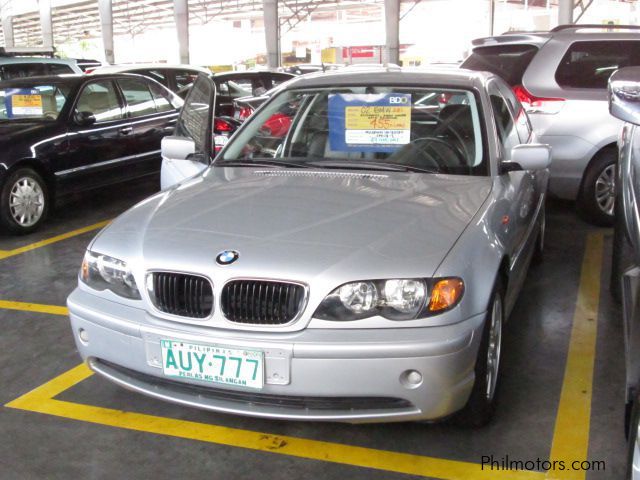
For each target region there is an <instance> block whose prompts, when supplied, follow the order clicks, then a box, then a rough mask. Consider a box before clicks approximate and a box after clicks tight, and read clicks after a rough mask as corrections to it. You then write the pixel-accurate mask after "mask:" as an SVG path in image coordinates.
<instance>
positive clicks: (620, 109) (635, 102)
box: [609, 67, 640, 125]
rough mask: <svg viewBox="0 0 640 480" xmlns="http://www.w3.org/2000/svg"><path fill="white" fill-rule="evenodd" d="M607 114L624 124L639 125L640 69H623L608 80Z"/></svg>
mask: <svg viewBox="0 0 640 480" xmlns="http://www.w3.org/2000/svg"><path fill="white" fill-rule="evenodd" d="M609 112H610V113H611V115H613V116H614V117H616V118H619V119H620V120H623V121H625V122H629V123H633V124H636V125H640V67H625V68H621V69H620V70H618V71H616V72H615V73H614V74H613V75H611V78H610V79H609Z"/></svg>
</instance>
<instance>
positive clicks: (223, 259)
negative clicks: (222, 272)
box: [216, 250, 240, 265]
mask: <svg viewBox="0 0 640 480" xmlns="http://www.w3.org/2000/svg"><path fill="white" fill-rule="evenodd" d="M239 257H240V254H239V253H238V252H237V251H236V250H223V251H222V252H220V253H219V254H218V256H217V257H216V263H217V264H218V265H230V264H232V263H233V262H235V261H236V260H238V258H239Z"/></svg>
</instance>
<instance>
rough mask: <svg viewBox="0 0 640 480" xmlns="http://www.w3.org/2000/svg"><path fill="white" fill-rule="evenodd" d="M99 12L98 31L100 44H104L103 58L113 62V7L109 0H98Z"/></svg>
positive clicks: (114, 60)
mask: <svg viewBox="0 0 640 480" xmlns="http://www.w3.org/2000/svg"><path fill="white" fill-rule="evenodd" d="M98 10H99V12H100V31H101V32H102V45H103V46H104V58H105V60H106V61H107V63H115V62H116V59H115V55H114V53H113V9H112V5H111V0H98Z"/></svg>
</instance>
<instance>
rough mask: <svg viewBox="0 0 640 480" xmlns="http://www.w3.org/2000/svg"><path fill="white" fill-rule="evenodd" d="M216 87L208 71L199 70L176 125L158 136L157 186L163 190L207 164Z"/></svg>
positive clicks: (209, 155)
mask: <svg viewBox="0 0 640 480" xmlns="http://www.w3.org/2000/svg"><path fill="white" fill-rule="evenodd" d="M215 102H216V87H215V84H214V83H213V80H212V79H211V77H209V76H208V75H205V74H203V73H201V74H199V75H198V77H197V78H196V81H195V82H194V83H193V86H192V87H191V90H190V91H189V94H188V95H187V97H186V98H185V101H184V105H183V106H182V110H180V115H179V116H178V121H177V123H176V129H175V131H174V134H173V135H172V136H170V137H165V138H163V139H162V171H161V174H160V187H161V188H162V189H163V190H164V189H166V188H169V187H172V186H173V185H175V184H177V183H180V182H182V181H183V180H185V179H187V178H190V177H193V176H194V175H197V174H198V173H200V172H202V171H203V170H204V169H205V168H207V167H208V166H209V165H210V164H211V161H212V159H213V157H214V156H215V154H214V151H213V145H212V143H213V142H212V140H213V131H212V124H213V115H214V106H215Z"/></svg>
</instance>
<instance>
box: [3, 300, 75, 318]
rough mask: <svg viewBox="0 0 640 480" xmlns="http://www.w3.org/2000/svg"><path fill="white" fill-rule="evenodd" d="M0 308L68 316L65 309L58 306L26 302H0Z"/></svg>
mask: <svg viewBox="0 0 640 480" xmlns="http://www.w3.org/2000/svg"><path fill="white" fill-rule="evenodd" d="M0 308H4V309H7V310H22V311H25V312H38V313H50V314H52V315H68V314H69V311H68V310H67V307H59V306H58V305H42V304H40V303H27V302H9V301H7V300H0Z"/></svg>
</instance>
